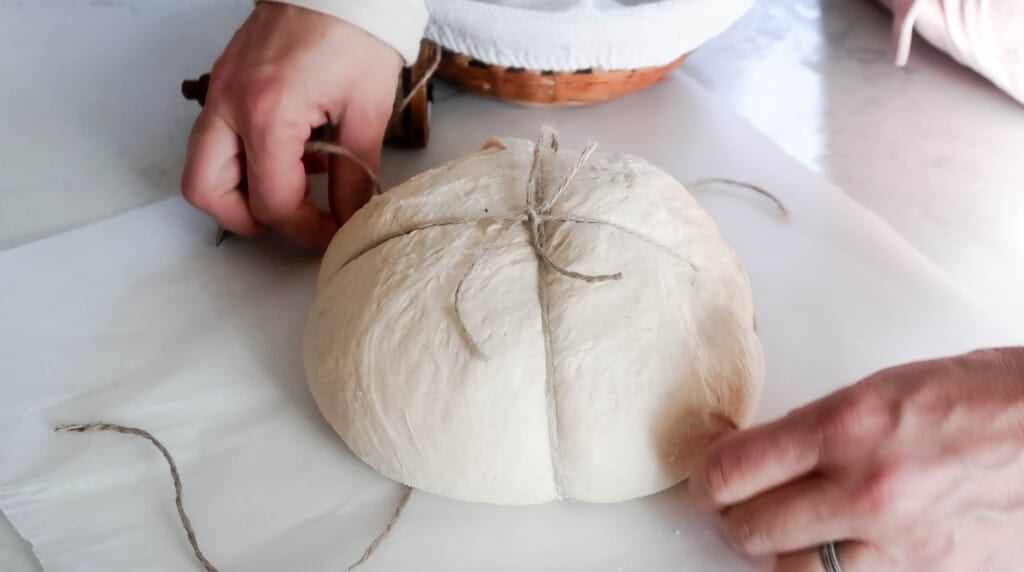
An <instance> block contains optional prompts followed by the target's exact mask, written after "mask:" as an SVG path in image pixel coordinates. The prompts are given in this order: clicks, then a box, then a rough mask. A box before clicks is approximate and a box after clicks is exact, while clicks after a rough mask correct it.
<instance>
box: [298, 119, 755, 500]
mask: <svg viewBox="0 0 1024 572" xmlns="http://www.w3.org/2000/svg"><path fill="white" fill-rule="evenodd" d="M551 137H553V136H552V135H546V136H545V137H544V138H542V139H541V142H540V143H537V144H535V143H533V142H530V141H526V140H520V139H501V140H494V141H491V142H489V143H488V144H486V145H485V146H484V147H483V148H482V149H481V150H480V151H478V152H476V153H474V154H472V155H469V156H467V157H464V158H462V159H459V160H456V161H453V162H451V163H449V164H447V165H445V166H443V167H440V168H438V169H434V170H432V171H428V172H426V173H423V174H421V175H419V176H417V177H415V178H413V179H411V180H409V181H407V182H405V183H404V184H402V185H400V186H398V187H396V188H394V189H393V190H391V191H388V192H387V193H385V194H382V195H380V196H376V197H374V198H373V200H371V201H370V202H369V204H367V205H366V206H365V207H364V208H363V209H362V210H360V211H359V212H357V213H356V215H355V216H354V217H353V218H352V219H351V220H350V221H349V222H348V223H347V224H346V225H345V226H344V227H342V229H341V230H340V231H339V232H338V234H337V236H336V237H335V238H334V240H333V242H332V243H331V245H330V247H329V249H328V251H327V253H326V255H325V257H324V260H323V263H322V266H321V270H320V275H319V278H318V284H317V295H316V301H315V302H314V304H313V307H312V309H311V310H310V313H309V316H308V320H307V324H306V330H305V335H304V340H303V354H304V356H303V357H304V364H305V369H306V375H307V379H308V383H309V388H310V390H311V392H312V394H313V397H314V399H315V401H316V404H317V406H318V407H319V409H320V411H321V412H322V413H323V416H324V417H325V418H326V420H327V421H328V422H329V423H330V425H331V426H332V427H333V428H334V430H335V431H337V433H338V434H339V435H340V436H341V438H342V439H343V440H344V441H345V443H346V444H347V445H348V447H349V448H350V449H351V450H352V452H353V453H355V454H356V455H357V456H358V457H359V458H360V459H362V460H363V461H364V462H366V463H367V464H369V465H370V466H371V467H373V468H374V469H376V470H377V471H379V472H380V473H382V474H384V475H385V476H387V477H390V478H391V479H394V480H396V481H399V482H402V483H405V484H407V485H409V486H411V487H414V488H419V489H422V490H425V491H428V492H431V493H435V494H438V495H443V496H447V497H451V498H455V499H460V500H465V501H475V502H487V503H495V504H503V505H524V504H534V503H542V502H547V501H551V500H554V499H558V498H571V499H577V500H581V501H588V502H616V501H623V500H627V499H632V498H636V497H641V496H645V495H649V494H652V493H655V492H658V491H661V490H663V489H666V488H668V487H671V486H672V485H674V484H676V483H678V482H680V481H682V480H684V479H685V478H687V477H688V475H689V471H690V468H691V466H692V464H693V462H694V461H695V458H696V457H697V456H699V455H700V454H701V453H702V452H703V450H704V448H705V447H706V445H707V444H708V442H709V440H710V438H711V436H712V435H713V434H714V433H715V432H716V431H717V430H720V429H721V423H722V419H721V418H722V417H724V418H725V419H727V420H728V421H729V422H731V423H733V424H735V425H737V426H743V425H745V424H747V423H748V422H749V420H750V418H751V416H752V413H753V409H754V407H755V405H756V403H757V401H758V398H759V396H760V391H761V385H762V379H763V375H764V357H763V352H762V348H761V345H760V341H759V339H758V337H757V333H756V331H755V327H754V309H753V302H752V297H751V289H750V283H749V280H748V277H747V275H746V272H745V270H744V268H743V265H742V263H741V262H740V260H739V258H738V257H737V255H736V253H735V251H734V250H733V248H732V247H731V246H730V245H729V244H728V243H727V242H726V241H725V240H724V239H723V238H722V236H721V235H720V233H719V231H718V228H717V226H716V225H715V223H714V221H713V220H712V219H711V217H710V216H709V215H708V213H707V212H706V211H705V210H704V209H702V208H701V207H700V206H699V205H698V204H697V202H696V201H695V200H694V198H693V197H692V196H691V195H690V194H689V193H688V192H687V191H686V189H685V188H683V186H682V185H681V184H680V183H679V182H677V181H676V180H675V179H673V178H672V177H671V176H669V175H668V174H666V173H665V172H663V171H661V170H659V169H657V168H655V167H654V166H652V165H650V164H649V163H647V162H645V161H643V160H641V159H639V158H636V157H632V156H628V155H622V154H605V153H600V152H598V153H595V154H593V155H591V156H589V158H586V159H585V160H584V161H579V159H580V153H579V152H578V151H567V150H558V149H557V144H556V143H555V142H554V140H553V139H551ZM535 151H536V152H537V155H538V157H539V159H538V162H537V165H538V167H537V168H536V169H535V170H534V169H533V165H534V155H535ZM574 166H579V167H580V168H579V169H578V172H575V174H571V171H573V170H574ZM567 179H569V181H568V183H569V184H568V185H567V186H566V187H565V188H564V191H563V192H561V193H559V188H560V187H561V186H563V185H564V183H565V182H566V181H567ZM531 189H533V190H532V191H531ZM530 192H535V193H537V194H536V195H534V196H536V197H538V199H537V200H535V201H532V202H528V198H527V197H528V193H530ZM555 195H558V196H557V198H556V199H555V200H554V202H553V204H545V203H546V202H547V201H548V200H549V199H550V198H551V197H553V196H555ZM530 204H532V205H533V206H532V211H533V216H532V217H531V216H530V215H529V211H530V207H529V205H530ZM534 222H536V224H537V229H538V230H537V231H536V232H535V231H534V230H531V229H532V226H531V225H532V224H533V223H534ZM538 236H540V238H539V239H538ZM538 241H539V242H540V243H541V244H542V246H543V250H544V252H543V255H544V257H546V258H547V259H548V260H549V261H550V262H545V260H544V257H541V256H538V250H537V248H536V244H537V243H538ZM572 273H577V274H572ZM599 275H603V278H601V279H595V278H594V276H599ZM609 275H611V276H609ZM456 296H457V298H458V300H456ZM456 302H457V303H456Z"/></svg>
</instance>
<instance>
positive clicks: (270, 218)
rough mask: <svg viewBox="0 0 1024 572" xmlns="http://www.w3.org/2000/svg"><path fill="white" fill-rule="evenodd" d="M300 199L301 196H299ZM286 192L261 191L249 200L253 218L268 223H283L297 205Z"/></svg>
mask: <svg viewBox="0 0 1024 572" xmlns="http://www.w3.org/2000/svg"><path fill="white" fill-rule="evenodd" d="M299 199H300V201H301V197H299ZM298 202H299V201H293V200H291V198H290V197H289V196H288V194H286V193H276V192H271V193H263V194H262V195H259V196H258V197H254V199H253V200H251V201H250V202H249V209H250V210H251V212H252V216H253V218H255V219H256V220H258V221H261V222H264V223H266V224H270V225H276V224H281V223H284V222H286V221H287V220H288V218H289V216H290V215H291V213H292V212H293V211H294V210H295V209H296V208H297V207H298Z"/></svg>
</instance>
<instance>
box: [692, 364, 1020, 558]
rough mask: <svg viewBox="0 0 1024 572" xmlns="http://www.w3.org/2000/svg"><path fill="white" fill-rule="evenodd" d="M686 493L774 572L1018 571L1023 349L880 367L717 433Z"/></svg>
mask: <svg viewBox="0 0 1024 572" xmlns="http://www.w3.org/2000/svg"><path fill="white" fill-rule="evenodd" d="M690 492H691V494H692V495H693V497H694V499H695V500H696V501H697V502H698V503H699V504H701V505H702V506H704V507H706V508H709V509H712V510H714V511H717V512H719V513H720V514H721V518H722V525H723V530H724V534H725V536H726V538H727V539H728V540H729V542H730V544H732V546H733V547H735V548H736V549H737V550H738V551H740V552H742V553H745V554H748V555H752V556H766V555H778V558H777V560H776V564H775V569H774V570H775V572H822V571H823V570H824V567H823V565H822V564H821V560H820V556H819V553H818V549H817V547H818V546H820V545H822V544H825V543H828V542H832V541H838V542H840V544H839V547H838V553H839V558H840V560H841V563H842V566H843V568H844V570H845V572H874V571H905V572H918V571H926V570H927V571H929V572H966V571H971V572H984V571H987V570H993V571H994V570H1015V569H1020V567H1021V563H1020V560H1021V557H1020V556H1019V555H1018V552H1019V550H1020V546H1021V539H1024V348H1020V349H1001V350H986V351H980V352H974V353H970V354H966V355H962V356H957V357H953V358H948V359H941V360H935V361H927V362H919V363H912V364H908V365H903V366H900V367H895V368H892V369H888V370H884V371H881V372H879V373H877V374H875V375H873V376H871V377H869V378H867V379H866V380H864V381H862V382H860V383H858V384H856V385H853V386H851V387H848V388H846V389H843V390H841V391H839V392H837V393H834V394H832V395H831V396H828V397H826V398H824V399H822V400H820V401H818V402H815V403H812V404H810V405H807V406H805V407H802V408H800V409H797V410H795V411H793V412H791V413H789V414H788V415H786V416H785V417H783V418H781V419H779V420H777V421H775V422H772V423H768V424H766V425H762V426H759V427H755V428H751V429H748V430H745V431H738V432H734V433H731V434H728V435H725V436H724V437H722V438H720V439H719V440H718V441H717V442H715V443H714V444H713V445H712V446H711V447H710V449H709V451H708V453H707V455H706V458H705V460H704V462H703V463H701V464H700V465H699V466H698V468H697V469H696V470H695V471H694V473H693V476H692V477H691V480H690Z"/></svg>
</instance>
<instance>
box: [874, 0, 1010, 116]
mask: <svg viewBox="0 0 1024 572" xmlns="http://www.w3.org/2000/svg"><path fill="white" fill-rule="evenodd" d="M882 1H883V3H884V4H886V5H887V6H889V7H890V8H892V10H893V13H894V15H895V22H894V24H893V48H894V50H895V52H896V63H897V65H901V66H902V65H906V63H907V60H908V59H909V57H910V45H911V42H912V38H913V35H914V31H915V30H916V31H917V33H919V34H920V35H921V36H922V37H923V38H924V39H925V40H927V41H928V42H929V43H931V44H933V45H934V46H935V47H937V48H938V49H940V50H942V51H944V52H946V53H947V54H949V55H950V56H952V57H953V58H954V59H955V60H957V61H958V62H960V63H961V64H963V65H965V66H967V67H969V68H971V69H973V70H974V71H976V72H978V73H979V74H981V75H982V76H984V77H985V78H987V79H988V80H989V81H991V82H992V83H993V84H995V85H996V86H997V87H999V88H1000V89H1002V90H1004V91H1006V92H1007V93H1008V94H1010V96H1012V97H1014V98H1015V99H1017V100H1018V101H1020V102H1022V103H1024V2H1020V1H1019V0H882Z"/></svg>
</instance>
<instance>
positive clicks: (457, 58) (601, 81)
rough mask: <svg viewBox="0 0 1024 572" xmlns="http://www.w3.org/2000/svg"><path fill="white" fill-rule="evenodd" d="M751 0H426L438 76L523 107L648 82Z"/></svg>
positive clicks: (610, 95) (583, 98) (593, 99)
mask: <svg viewBox="0 0 1024 572" xmlns="http://www.w3.org/2000/svg"><path fill="white" fill-rule="evenodd" d="M753 1H754V0H427V5H428V7H429V8H430V24H429V25H428V26H427V33H426V36H427V39H428V40H430V41H431V42H433V43H435V44H436V45H438V46H440V47H441V49H442V58H441V61H440V65H439V67H438V69H437V76H438V77H439V78H441V79H443V80H446V81H447V82H449V83H451V84H454V85H455V86H457V87H459V88H462V89H465V90H468V91H471V92H474V93H479V94H483V95H487V96H491V97H496V98H499V99H502V100H506V101H511V102H515V103H519V104H524V105H540V106H563V105H584V104H589V103H597V102H602V101H607V100H609V99H614V98H617V97H620V96H623V95H626V94H629V93H633V92H636V91H639V90H642V89H645V88H648V87H650V86H652V85H654V84H656V83H658V82H659V81H660V80H662V79H663V78H664V77H665V76H666V75H668V74H669V73H670V72H671V71H672V70H673V69H675V68H676V67H677V66H679V64H680V63H682V62H683V61H684V60H685V59H686V57H687V56H688V55H689V54H691V53H693V51H694V50H696V49H697V48H699V47H700V46H701V45H703V44H704V43H705V42H707V41H708V40H710V39H711V38H714V37H715V36H717V35H718V34H720V33H722V32H723V31H725V30H726V29H727V28H729V27H730V26H731V25H732V24H733V23H735V22H736V20H738V19H739V18H740V17H742V16H743V14H744V13H746V11H747V10H748V9H749V8H750V6H751V5H752V4H753Z"/></svg>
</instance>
